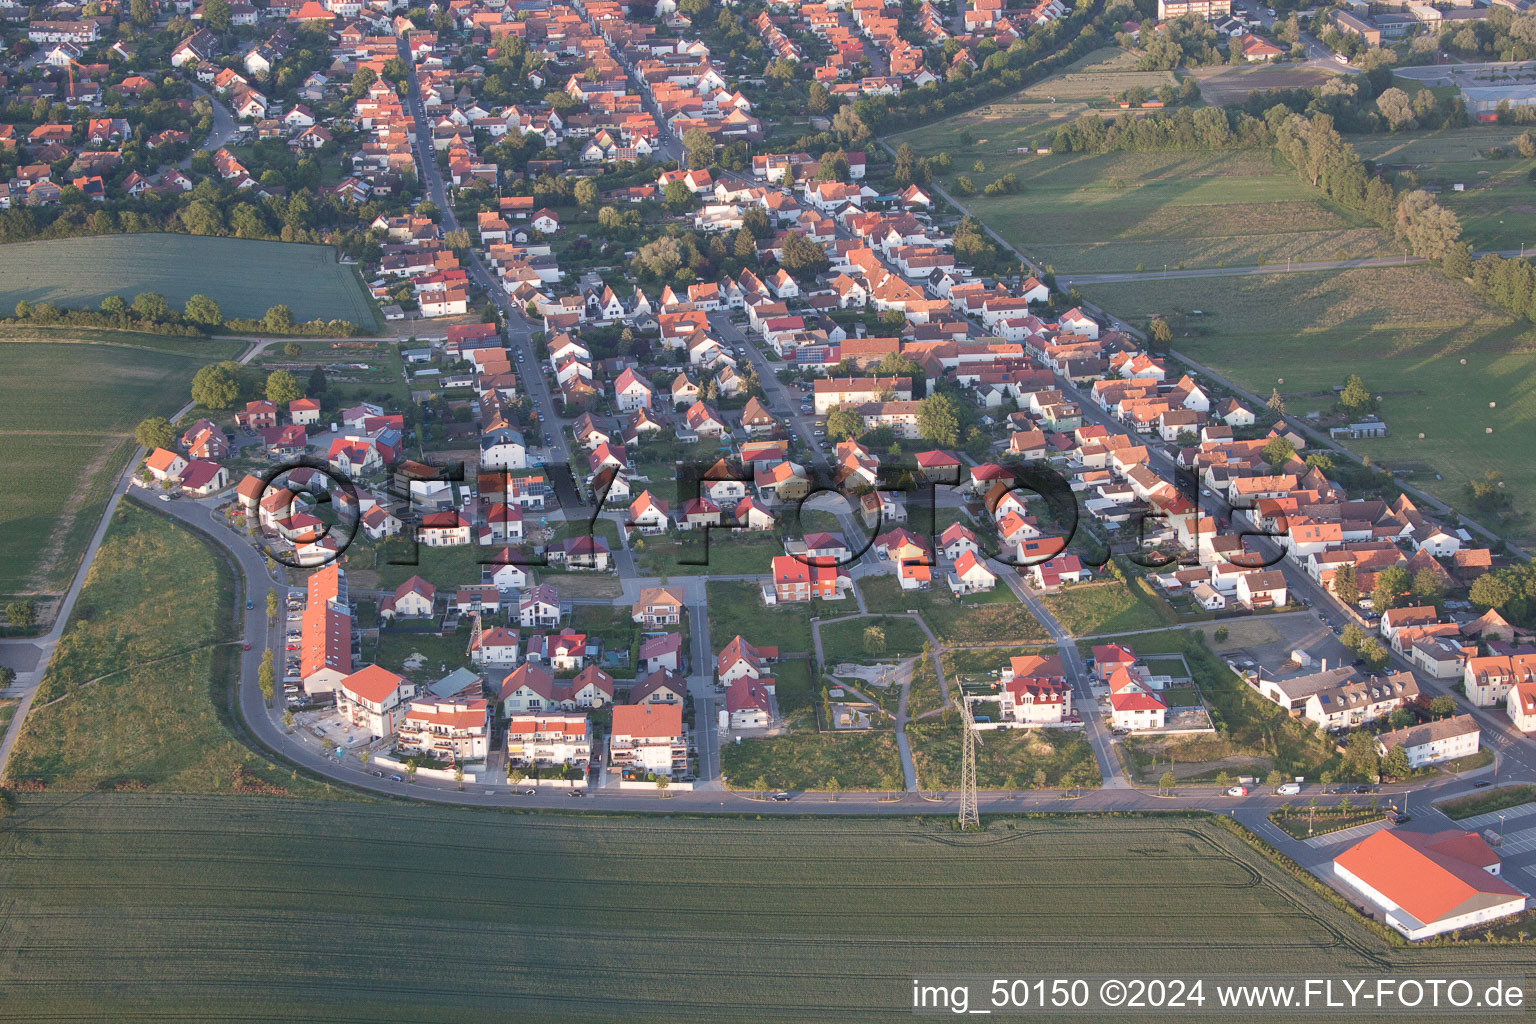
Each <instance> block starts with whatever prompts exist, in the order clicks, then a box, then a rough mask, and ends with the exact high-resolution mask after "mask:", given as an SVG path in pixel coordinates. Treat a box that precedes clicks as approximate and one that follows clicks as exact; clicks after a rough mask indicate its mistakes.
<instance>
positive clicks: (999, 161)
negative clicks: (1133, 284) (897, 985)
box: [891, 105, 1391, 277]
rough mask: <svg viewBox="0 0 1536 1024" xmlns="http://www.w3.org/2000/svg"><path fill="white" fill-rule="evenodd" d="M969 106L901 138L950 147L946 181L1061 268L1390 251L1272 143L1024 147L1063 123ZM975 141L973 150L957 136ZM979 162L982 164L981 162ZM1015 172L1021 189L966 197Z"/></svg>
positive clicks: (932, 151)
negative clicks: (1073, 149) (1249, 146)
mask: <svg viewBox="0 0 1536 1024" xmlns="http://www.w3.org/2000/svg"><path fill="white" fill-rule="evenodd" d="M991 109H992V110H993V111H994V112H993V113H986V112H985V111H986V110H988V108H983V112H982V113H972V114H968V115H961V116H958V117H955V118H951V119H950V120H947V121H945V122H943V123H942V124H939V125H936V126H931V127H928V128H924V129H922V130H921V131H919V132H915V133H912V134H910V135H902V136H895V137H893V138H892V140H891V141H892V143H893V144H897V143H901V142H905V143H906V144H908V145H910V146H911V147H912V149H913V151H914V152H916V153H917V154H918V155H919V156H935V155H937V154H938V153H940V152H946V153H948V154H949V156H950V166H949V169H948V171H946V172H944V173H943V174H942V175H941V176H940V178H939V179H938V183H939V184H940V185H941V186H943V187H944V188H945V190H946V191H948V192H949V193H950V194H951V195H953V196H955V198H956V199H958V200H959V201H960V202H962V203H963V204H964V205H965V206H966V208H967V209H968V210H969V211H970V212H971V213H973V214H975V215H976V216H977V217H979V218H981V219H982V220H983V221H985V222H986V223H987V224H988V225H989V226H991V227H992V228H994V229H995V230H996V231H997V232H998V233H999V234H1001V235H1002V236H1003V237H1004V238H1007V239H1008V240H1009V241H1010V242H1012V243H1013V244H1014V245H1016V246H1017V247H1018V248H1019V249H1020V250H1021V251H1023V252H1024V253H1025V254H1026V255H1028V256H1030V257H1031V258H1033V259H1035V260H1037V261H1038V262H1040V263H1042V264H1044V265H1046V266H1050V267H1053V268H1054V269H1055V271H1056V273H1057V274H1058V275H1062V276H1067V277H1070V276H1072V275H1074V274H1092V273H1105V272H1114V271H1122V272H1123V271H1134V270H1136V269H1138V268H1139V267H1140V268H1144V269H1147V270H1153V269H1157V268H1160V267H1162V266H1164V265H1167V266H1170V267H1177V266H1179V265H1181V264H1182V265H1184V266H1187V267H1217V266H1249V265H1253V264H1256V263H1262V262H1264V261H1268V262H1271V263H1274V262H1284V261H1285V260H1286V259H1295V260H1331V259H1339V258H1346V257H1348V258H1354V257H1363V256H1375V255H1380V254H1383V253H1386V252H1390V251H1391V246H1390V244H1389V239H1388V238H1387V236H1386V234H1385V233H1384V232H1382V231H1380V230H1379V229H1378V228H1376V227H1375V226H1374V225H1371V224H1369V223H1367V222H1366V221H1364V220H1363V219H1361V218H1359V217H1357V216H1355V215H1353V214H1351V213H1348V212H1346V211H1342V210H1336V209H1334V208H1332V207H1330V206H1328V205H1327V204H1325V203H1323V202H1321V201H1320V200H1319V199H1318V197H1317V193H1316V192H1315V191H1314V190H1313V189H1311V188H1309V187H1308V186H1307V185H1306V184H1305V183H1304V182H1302V181H1300V180H1299V179H1297V178H1296V176H1295V174H1294V173H1293V172H1292V171H1291V170H1290V169H1289V168H1288V167H1286V166H1285V165H1284V164H1283V163H1281V162H1279V161H1278V160H1276V159H1275V158H1274V157H1273V156H1272V155H1271V154H1270V153H1269V152H1268V151H1267V150H1259V149H1253V150H1234V151H1229V152H1219V153H1106V154H1084V153H1066V154H1048V155H1042V154H1038V153H1033V152H1031V153H1024V154H1021V153H1018V152H1017V150H1018V148H1019V147H1039V146H1045V147H1049V146H1050V145H1051V136H1052V135H1053V134H1054V132H1055V130H1056V128H1057V127H1059V121H1058V122H1047V123H1046V124H1040V123H1038V122H1034V121H1030V120H1026V119H1020V118H1016V117H1013V116H1008V115H1006V114H1004V113H1000V112H999V110H1000V108H999V107H998V106H997V105H994V107H993V108H991ZM962 131H968V132H970V133H971V135H972V137H973V138H975V139H977V140H981V139H985V140H986V141H985V142H982V141H976V142H973V143H972V144H971V145H969V146H966V145H964V144H963V143H962V141H961V138H960V133H961V132H962ZM978 162H979V163H980V164H981V165H982V170H980V171H977V170H976V169H975V165H976V164H977V163H978ZM1009 173H1011V174H1013V175H1014V176H1015V177H1016V178H1017V180H1018V185H1019V190H1018V191H1017V192H1016V193H1014V194H1013V195H1003V196H990V197H989V196H984V195H981V194H979V192H978V194H977V195H974V196H970V197H963V196H961V195H960V194H959V193H958V192H957V191H956V187H957V183H958V180H959V178H960V176H961V175H965V176H967V177H969V178H970V179H971V181H972V182H973V183H974V184H975V186H976V188H977V189H978V190H980V189H981V188H982V187H983V186H985V185H987V184H988V183H990V182H992V181H993V180H995V179H997V178H999V177H1001V176H1002V175H1004V174H1009Z"/></svg>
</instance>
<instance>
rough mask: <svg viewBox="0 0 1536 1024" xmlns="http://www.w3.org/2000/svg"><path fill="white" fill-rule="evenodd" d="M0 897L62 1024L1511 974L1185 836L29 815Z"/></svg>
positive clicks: (44, 1009) (1493, 959) (21, 979)
mask: <svg viewBox="0 0 1536 1024" xmlns="http://www.w3.org/2000/svg"><path fill="white" fill-rule="evenodd" d="M423 865H431V866H432V868H431V872H430V879H431V884H430V885H427V884H423V883H424V880H425V878H426V877H427V876H425V875H423ZM1045 878H1053V879H1058V880H1059V881H1058V882H1057V883H1055V884H1044V883H1042V879H1045ZM1149 878H1151V879H1155V880H1156V883H1157V884H1156V885H1155V886H1150V887H1149V886H1148V879H1149ZM530 880H536V881H537V884H530ZM642 880H643V881H642ZM0 890H3V891H4V892H5V898H6V904H5V906H6V936H7V941H6V942H5V943H4V945H3V946H0V991H4V993H5V1012H6V1015H7V1016H10V1017H16V1018H19V1019H27V1018H31V1019H51V1020H58V1019H60V1018H68V1019H71V1020H76V1021H82V1022H86V1021H103V1022H106V1021H112V1022H117V1021H122V1020H125V1019H131V1018H139V1019H146V1020H176V1019H192V1018H196V1019H199V1020H214V1019H225V1018H233V1017H239V1018H240V1019H243V1020H311V1021H318V1020H337V1019H348V1020H369V1021H378V1022H395V1021H399V1022H417V1021H422V1020H431V1021H436V1022H442V1024H458V1022H479V1021H485V1020H488V1019H493V1018H495V1019H502V1018H507V1017H509V1016H511V1017H515V1018H516V1019H518V1020H522V1021H561V1022H587V1021H599V1020H613V1019H615V1018H619V1017H622V1018H624V1019H626V1020H634V1021H669V1022H685V1021H753V1022H759V1021H803V1020H810V1019H815V1020H839V1021H842V1020H849V1021H852V1020H860V1021H862V1020H881V1021H888V1020H893V1019H895V1018H896V1017H897V1016H898V1015H901V1014H906V1013H910V1012H911V1010H910V1002H911V998H912V996H911V986H912V978H913V977H914V976H917V975H924V974H926V975H943V974H968V975H985V976H990V975H991V974H994V973H995V974H997V976H999V977H1014V976H1018V974H1019V972H1020V971H1023V970H1025V969H1026V968H1027V971H1028V972H1029V973H1031V974H1033V975H1036V976H1038V975H1039V974H1040V973H1041V972H1052V971H1062V972H1072V975H1080V974H1085V973H1092V972H1115V973H1117V974H1122V975H1132V974H1135V975H1144V976H1152V975H1157V976H1168V975H1169V974H1170V973H1171V972H1180V971H1183V972H1197V971H1204V972H1209V973H1230V972H1231V971H1232V970H1233V969H1234V967H1233V965H1242V964H1250V965H1255V967H1254V969H1256V970H1272V971H1285V972H1291V973H1297V974H1306V973H1308V972H1313V973H1316V974H1318V975H1319V976H1321V975H1323V974H1328V975H1335V974H1350V975H1355V974H1370V975H1378V974H1382V973H1397V972H1400V973H1404V974H1410V975H1411V976H1415V977H1426V976H1447V973H1446V972H1452V973H1454V972H1455V971H1456V970H1457V969H1458V968H1459V969H1462V970H1463V971H1466V972H1469V973H1489V974H1495V973H1514V974H1523V973H1525V972H1526V970H1527V969H1528V967H1529V956H1530V954H1529V950H1527V949H1524V948H1521V947H1514V946H1509V947H1500V946H1491V947H1478V948H1476V949H1468V948H1456V947H1432V948H1422V949H1420V948H1415V949H1403V948H1400V947H1396V946H1392V945H1389V944H1388V943H1387V942H1386V941H1385V940H1384V939H1382V938H1381V937H1380V936H1379V935H1378V934H1376V933H1375V932H1373V931H1371V930H1370V929H1369V928H1368V927H1367V926H1366V925H1365V924H1364V923H1363V922H1362V921H1361V920H1360V919H1359V918H1357V917H1356V916H1354V914H1353V913H1352V912H1351V911H1349V910H1347V909H1345V908H1342V907H1340V906H1339V905H1337V904H1336V903H1334V902H1332V901H1329V900H1326V899H1324V898H1322V897H1321V896H1319V895H1317V894H1316V892H1315V891H1314V890H1312V889H1310V888H1303V887H1301V886H1300V885H1299V884H1298V883H1297V882H1296V881H1295V880H1294V879H1293V878H1292V877H1290V876H1289V875H1288V874H1286V873H1285V872H1284V871H1283V870H1282V869H1281V868H1279V867H1278V866H1276V865H1275V864H1274V863H1273V862H1272V861H1270V860H1268V859H1266V858H1265V857H1264V856H1262V855H1261V854H1259V853H1258V852H1256V851H1255V850H1253V849H1251V848H1250V847H1249V846H1248V845H1247V844H1246V843H1244V842H1243V841H1242V840H1241V839H1240V838H1239V837H1238V836H1236V835H1234V834H1233V833H1232V832H1230V831H1228V830H1227V828H1225V827H1223V826H1222V825H1221V824H1220V823H1219V822H1216V821H1214V820H1210V819H1202V818H1189V819H1180V818H1168V819H1129V818H1126V819H1095V818H1088V817H1083V818H1076V817H1047V818H1034V819H1025V818H1020V819H1005V818H991V819H989V821H988V827H987V830H986V831H985V832H983V833H979V834H975V835H956V834H955V833H953V832H952V831H951V830H950V829H949V827H948V823H947V822H945V821H937V820H933V821H913V820H911V819H910V818H904V819H891V820H874V819H838V820H831V821H829V820H799V819H793V818H787V819H783V820H774V821H751V820H741V819H734V818H729V819H709V820H685V819H680V818H670V819H666V820H662V819H657V818H651V817H577V816H569V815H566V816H555V815H550V816H539V815H504V814H495V813H491V812H481V811H471V810H457V809H447V808H433V807H402V806H397V805H386V804H377V805H375V804H345V805H336V804H324V803H310V802H305V801H297V800H263V799H243V800H236V799H232V798H188V797H179V798H177V797H162V796H153V795H140V794H97V795H90V796H84V797H75V798H71V799H59V798H55V797H51V796H45V797H33V796H24V797H23V799H22V801H21V807H20V813H19V814H18V815H17V817H16V818H15V819H14V820H12V821H9V822H6V823H4V824H3V825H0ZM982 897H984V898H982ZM599 936H600V937H601V940H599V938H598V937H599ZM642 945H644V946H655V947H657V948H665V949H666V951H667V953H666V955H665V956H659V957H656V956H653V957H636V956H635V955H634V950H635V949H636V948H638V947H640V946H642ZM1021 965H1023V966H1022V967H1021ZM851 976H856V977H857V983H856V984H852V983H850V977H851ZM1064 976H1068V975H1064ZM1288 1019H1296V1020H1302V1019H1303V1018H1301V1017H1296V1018H1288ZM1313 1019H1314V1020H1316V1019H1327V1018H1313ZM1394 1019H1399V1020H1404V1021H1407V1020H1412V1019H1415V1018H1413V1017H1412V1016H1411V1015H1404V1016H1402V1017H1399V1018H1394ZM1417 1019H1427V1018H1424V1017H1419V1018H1417Z"/></svg>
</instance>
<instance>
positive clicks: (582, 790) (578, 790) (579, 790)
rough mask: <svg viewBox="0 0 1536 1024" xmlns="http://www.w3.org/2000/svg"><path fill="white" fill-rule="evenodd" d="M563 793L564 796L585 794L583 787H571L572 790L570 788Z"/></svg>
mask: <svg viewBox="0 0 1536 1024" xmlns="http://www.w3.org/2000/svg"><path fill="white" fill-rule="evenodd" d="M565 795H566V796H586V795H587V792H586V790H584V789H573V790H570V791H569V792H567V793H566V794H565Z"/></svg>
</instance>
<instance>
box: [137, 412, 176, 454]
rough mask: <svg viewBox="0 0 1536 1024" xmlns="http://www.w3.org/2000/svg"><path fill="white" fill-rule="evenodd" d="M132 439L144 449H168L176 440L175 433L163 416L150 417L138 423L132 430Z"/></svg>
mask: <svg viewBox="0 0 1536 1024" xmlns="http://www.w3.org/2000/svg"><path fill="white" fill-rule="evenodd" d="M133 438H134V440H135V441H137V442H139V444H141V445H143V446H144V447H145V448H169V447H170V446H171V443H172V442H173V441H175V439H176V431H175V430H173V429H172V428H171V422H170V420H167V419H166V418H165V417H164V416H151V417H149V419H147V420H140V421H139V425H138V426H137V427H135V428H134V429H133Z"/></svg>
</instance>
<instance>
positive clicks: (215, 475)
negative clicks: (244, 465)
mask: <svg viewBox="0 0 1536 1024" xmlns="http://www.w3.org/2000/svg"><path fill="white" fill-rule="evenodd" d="M228 486H229V470H227V469H225V468H224V467H223V466H220V465H218V464H217V463H214V462H204V461H203V460H201V459H199V460H197V461H195V462H191V463H189V464H188V465H187V468H186V469H184V470H182V471H181V490H182V492H183V493H184V494H190V495H191V496H192V497H194V498H206V497H208V496H209V495H212V494H217V493H218V492H220V491H222V490H223V489H224V488H226V487H228Z"/></svg>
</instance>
